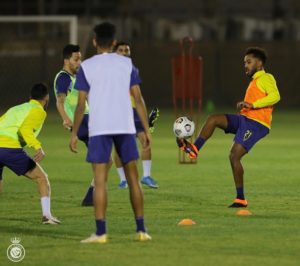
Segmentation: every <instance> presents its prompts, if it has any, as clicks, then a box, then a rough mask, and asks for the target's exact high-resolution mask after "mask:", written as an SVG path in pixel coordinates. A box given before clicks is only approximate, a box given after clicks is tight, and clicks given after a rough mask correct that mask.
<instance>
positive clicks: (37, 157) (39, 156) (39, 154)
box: [33, 148, 45, 163]
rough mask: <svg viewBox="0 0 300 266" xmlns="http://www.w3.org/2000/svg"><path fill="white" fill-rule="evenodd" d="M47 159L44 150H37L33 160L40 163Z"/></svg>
mask: <svg viewBox="0 0 300 266" xmlns="http://www.w3.org/2000/svg"><path fill="white" fill-rule="evenodd" d="M44 157H45V152H44V151H43V149H42V148H39V149H38V150H36V152H35V155H34V157H33V160H34V161H35V162H36V163H38V162H40V161H41V160H43V159H44Z"/></svg>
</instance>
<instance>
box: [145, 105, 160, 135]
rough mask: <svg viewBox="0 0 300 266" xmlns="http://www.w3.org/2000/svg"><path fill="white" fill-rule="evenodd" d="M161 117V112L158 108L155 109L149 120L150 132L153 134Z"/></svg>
mask: <svg viewBox="0 0 300 266" xmlns="http://www.w3.org/2000/svg"><path fill="white" fill-rule="evenodd" d="M158 117H159V110H158V108H157V107H154V108H153V109H152V110H151V112H150V114H149V119H148V123H149V129H150V132H151V133H153V132H154V123H155V122H156V121H157V119H158Z"/></svg>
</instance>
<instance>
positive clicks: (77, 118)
mask: <svg viewBox="0 0 300 266" xmlns="http://www.w3.org/2000/svg"><path fill="white" fill-rule="evenodd" d="M86 97H87V93H86V92H85V91H79V94H78V103H77V107H76V110H75V114H74V124H73V129H72V134H71V140H70V149H71V151H72V152H75V153H77V141H78V137H77V132H78V129H79V126H80V124H81V122H82V119H83V116H84V110H85V101H86Z"/></svg>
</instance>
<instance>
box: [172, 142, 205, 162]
mask: <svg viewBox="0 0 300 266" xmlns="http://www.w3.org/2000/svg"><path fill="white" fill-rule="evenodd" d="M176 142H177V146H178V147H179V149H181V150H182V151H184V152H185V153H187V154H188V155H189V157H190V158H191V159H195V158H197V156H198V153H199V151H198V149H197V147H196V146H195V145H194V144H192V143H190V142H188V141H187V140H186V139H180V138H176Z"/></svg>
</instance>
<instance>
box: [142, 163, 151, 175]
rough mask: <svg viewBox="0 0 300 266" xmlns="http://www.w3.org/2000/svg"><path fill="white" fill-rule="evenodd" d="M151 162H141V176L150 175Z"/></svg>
mask: <svg viewBox="0 0 300 266" xmlns="http://www.w3.org/2000/svg"><path fill="white" fill-rule="evenodd" d="M151 163H152V161H151V160H143V173H144V175H143V176H150V175H151Z"/></svg>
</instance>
